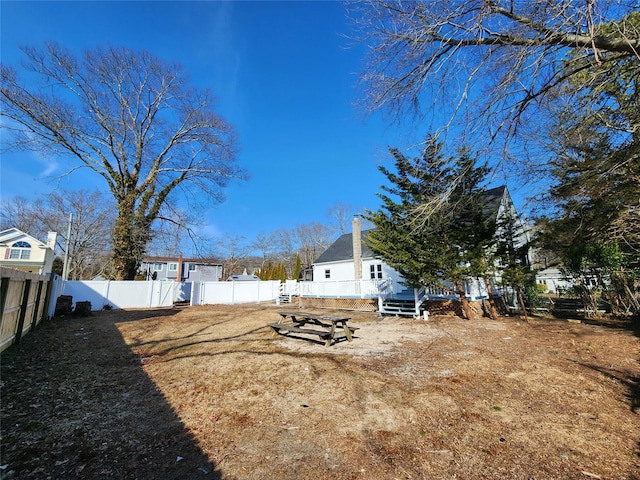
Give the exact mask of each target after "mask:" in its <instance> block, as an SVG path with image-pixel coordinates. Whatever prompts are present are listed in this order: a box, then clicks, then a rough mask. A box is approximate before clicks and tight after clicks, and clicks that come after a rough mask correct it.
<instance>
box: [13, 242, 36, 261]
mask: <svg viewBox="0 0 640 480" xmlns="http://www.w3.org/2000/svg"><path fill="white" fill-rule="evenodd" d="M9 258H10V259H12V260H29V258H31V245H30V244H29V243H27V242H16V243H14V244H13V245H11V249H10V250H9Z"/></svg>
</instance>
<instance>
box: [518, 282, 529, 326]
mask: <svg viewBox="0 0 640 480" xmlns="http://www.w3.org/2000/svg"><path fill="white" fill-rule="evenodd" d="M518 302H520V309H521V310H522V314H523V315H524V321H525V322H527V323H529V317H528V316H527V306H526V305H525V304H524V297H523V296H522V289H520V288H518Z"/></svg>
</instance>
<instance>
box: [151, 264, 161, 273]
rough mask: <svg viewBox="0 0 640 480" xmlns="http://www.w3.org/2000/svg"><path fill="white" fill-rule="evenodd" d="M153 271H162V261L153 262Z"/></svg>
mask: <svg viewBox="0 0 640 480" xmlns="http://www.w3.org/2000/svg"><path fill="white" fill-rule="evenodd" d="M153 271H154V272H161V271H162V263H154V264H153Z"/></svg>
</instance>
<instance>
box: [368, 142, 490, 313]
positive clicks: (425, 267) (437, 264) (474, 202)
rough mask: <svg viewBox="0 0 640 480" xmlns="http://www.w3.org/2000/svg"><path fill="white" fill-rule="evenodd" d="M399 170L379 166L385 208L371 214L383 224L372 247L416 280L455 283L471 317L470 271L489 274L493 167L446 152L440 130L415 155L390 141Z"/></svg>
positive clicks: (417, 282) (410, 281)
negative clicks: (487, 193)
mask: <svg viewBox="0 0 640 480" xmlns="http://www.w3.org/2000/svg"><path fill="white" fill-rule="evenodd" d="M390 153H391V155H392V156H393V158H394V162H395V172H392V171H390V170H388V169H386V168H385V167H380V171H381V172H382V173H383V174H384V175H385V176H386V177H387V179H388V180H389V182H390V184H391V185H390V186H386V185H383V186H382V187H381V188H382V190H383V192H386V193H380V194H379V197H380V198H381V200H382V208H381V209H380V210H378V211H375V212H371V211H369V212H367V213H366V215H365V216H364V218H365V219H367V220H369V221H370V222H371V223H372V224H373V225H374V226H375V227H376V228H375V229H374V230H373V231H372V232H371V233H370V234H369V238H368V242H369V247H370V248H371V250H372V251H373V253H374V254H375V255H377V256H379V257H381V258H383V259H384V260H385V262H387V263H388V264H389V265H391V266H392V267H393V268H395V269H396V270H397V271H398V272H399V273H400V274H401V275H402V276H403V278H404V280H405V283H406V285H407V286H409V287H413V288H420V287H423V286H427V287H429V286H439V285H442V284H443V282H447V281H448V282H451V283H452V284H453V285H454V286H455V288H456V291H457V293H458V295H459V296H460V301H461V303H462V307H463V311H464V313H465V316H466V317H467V318H468V319H472V318H473V312H472V310H471V306H470V304H469V302H468V299H467V297H466V295H465V289H464V283H465V281H466V280H467V279H468V278H469V276H478V275H483V274H484V271H485V270H486V268H485V265H486V261H483V258H484V254H485V250H486V249H487V247H488V246H489V244H490V238H491V234H490V232H492V226H491V221H490V218H489V215H488V214H487V212H486V206H485V205H484V202H483V192H484V190H483V188H482V186H481V185H482V183H483V182H484V180H485V177H486V175H487V172H488V169H487V167H486V166H480V167H476V165H475V161H474V160H473V159H472V158H471V157H470V156H469V154H468V152H461V153H460V154H459V155H458V157H457V158H450V157H446V156H445V155H444V154H443V151H442V144H441V143H439V142H438V139H437V137H435V136H430V137H428V138H427V140H426V143H425V147H424V149H423V150H422V152H421V156H419V157H415V158H409V157H407V156H405V155H403V154H402V153H401V152H400V151H399V150H397V149H394V148H391V149H390Z"/></svg>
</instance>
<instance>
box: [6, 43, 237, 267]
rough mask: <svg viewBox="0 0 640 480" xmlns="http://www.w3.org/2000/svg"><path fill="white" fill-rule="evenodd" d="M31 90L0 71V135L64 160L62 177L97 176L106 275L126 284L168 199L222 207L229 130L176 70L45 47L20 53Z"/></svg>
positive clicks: (144, 55)
mask: <svg viewBox="0 0 640 480" xmlns="http://www.w3.org/2000/svg"><path fill="white" fill-rule="evenodd" d="M23 51H24V53H25V54H26V63H25V66H26V68H27V69H28V70H30V71H31V72H32V73H33V74H35V75H34V77H36V78H38V79H40V80H41V81H42V83H41V84H40V85H37V84H35V83H34V84H32V83H26V82H22V81H21V80H20V79H19V78H18V76H17V74H16V71H15V70H14V69H12V68H10V67H9V66H7V65H5V64H2V66H1V67H0V86H1V91H0V105H1V106H2V112H1V113H2V116H3V117H5V118H6V120H5V121H4V122H3V127H4V128H8V129H10V130H11V132H12V133H13V135H12V144H11V146H12V147H14V148H20V149H32V150H37V151H40V152H46V153H48V154H52V155H53V154H56V155H61V156H63V157H64V158H65V159H66V160H68V162H69V170H68V172H67V173H71V172H73V171H74V170H76V169H78V168H81V167H88V168H89V169H91V170H93V171H94V172H96V173H97V174H98V175H100V176H101V177H102V178H103V180H104V181H105V182H106V184H107V186H108V188H109V191H110V192H111V195H112V196H113V198H114V199H115V204H116V211H117V217H116V220H115V225H114V227H113V230H112V248H113V267H114V272H115V276H116V278H118V279H132V278H133V277H134V276H135V274H136V272H137V270H138V267H139V264H140V261H141V260H142V258H143V256H144V254H145V249H146V246H147V243H148V241H149V239H150V237H151V232H152V225H153V223H154V221H155V220H156V219H157V218H158V216H159V215H161V212H162V209H163V207H164V206H165V205H166V202H167V200H168V199H171V198H173V197H174V196H175V195H177V194H178V193H182V194H184V195H185V196H186V198H187V200H198V197H197V196H196V192H200V193H204V194H205V195H204V197H206V198H209V199H212V200H213V201H219V200H222V188H223V187H225V186H226V185H227V183H228V181H229V180H230V179H232V178H237V177H239V176H241V175H242V172H241V171H240V170H239V168H238V167H237V165H236V164H235V162H234V158H235V138H234V134H233V130H232V128H231V127H230V126H229V125H228V124H227V123H226V122H225V121H224V120H223V119H222V118H221V117H220V116H218V115H217V114H216V113H215V112H214V110H213V107H212V105H213V99H212V97H211V94H210V92H208V91H206V90H198V89H195V88H192V87H190V86H189V85H188V84H187V79H186V76H185V74H184V72H183V70H182V68H181V67H180V66H179V65H173V64H167V63H164V62H162V61H161V60H159V59H158V58H156V57H155V56H153V55H151V54H150V53H148V52H144V51H140V52H136V51H132V50H129V49H126V48H111V47H110V48H106V49H96V50H94V51H88V52H86V53H85V54H84V55H83V56H82V57H81V58H77V57H76V56H74V55H72V54H70V53H69V52H68V51H66V50H65V49H64V48H62V47H60V46H58V45H57V44H54V43H50V44H47V45H46V47H45V48H44V49H42V50H38V49H34V48H24V49H23Z"/></svg>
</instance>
